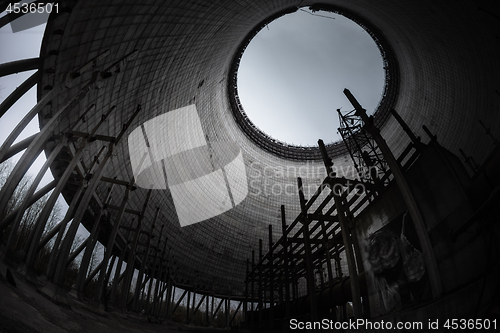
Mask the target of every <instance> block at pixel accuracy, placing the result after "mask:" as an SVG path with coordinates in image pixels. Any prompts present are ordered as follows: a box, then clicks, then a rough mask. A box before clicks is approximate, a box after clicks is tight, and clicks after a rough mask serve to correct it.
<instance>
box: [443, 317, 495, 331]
mask: <svg viewBox="0 0 500 333" xmlns="http://www.w3.org/2000/svg"><path fill="white" fill-rule="evenodd" d="M443 327H444V328H446V329H449V330H457V329H460V330H464V329H469V330H483V329H484V330H489V329H496V328H497V320H496V319H494V320H490V319H448V320H446V322H445V323H444V325H443Z"/></svg>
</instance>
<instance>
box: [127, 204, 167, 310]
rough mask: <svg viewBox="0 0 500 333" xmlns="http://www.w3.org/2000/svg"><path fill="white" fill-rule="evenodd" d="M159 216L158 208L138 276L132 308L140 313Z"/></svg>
mask: <svg viewBox="0 0 500 333" xmlns="http://www.w3.org/2000/svg"><path fill="white" fill-rule="evenodd" d="M159 214H160V208H159V207H157V208H156V212H155V216H154V218H153V223H152V225H151V229H150V230H149V233H148V244H147V246H146V250H145V252H144V259H143V260H142V264H141V268H140V269H139V274H138V275H137V282H136V285H135V294H134V302H133V303H132V308H133V309H134V310H135V311H139V299H140V296H141V290H142V288H143V282H142V280H143V278H144V272H145V270H146V264H147V262H148V254H149V248H150V246H151V237H152V234H153V230H154V228H155V225H156V220H157V219H158V216H159Z"/></svg>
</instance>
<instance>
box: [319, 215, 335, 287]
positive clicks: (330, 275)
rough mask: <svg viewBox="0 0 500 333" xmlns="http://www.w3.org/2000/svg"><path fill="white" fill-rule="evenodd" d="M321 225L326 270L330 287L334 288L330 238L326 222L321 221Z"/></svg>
mask: <svg viewBox="0 0 500 333" xmlns="http://www.w3.org/2000/svg"><path fill="white" fill-rule="evenodd" d="M319 223H320V224H321V236H322V237H323V248H324V249H325V257H326V270H327V274H328V286H329V287H332V286H333V272H332V258H331V256H330V246H329V244H328V236H327V232H326V226H325V221H323V220H321V221H319Z"/></svg>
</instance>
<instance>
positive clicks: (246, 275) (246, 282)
mask: <svg viewBox="0 0 500 333" xmlns="http://www.w3.org/2000/svg"><path fill="white" fill-rule="evenodd" d="M249 266H250V261H249V260H248V258H247V261H246V274H245V301H244V303H243V322H245V323H246V324H248V321H247V318H248V279H249V271H248V268H249Z"/></svg>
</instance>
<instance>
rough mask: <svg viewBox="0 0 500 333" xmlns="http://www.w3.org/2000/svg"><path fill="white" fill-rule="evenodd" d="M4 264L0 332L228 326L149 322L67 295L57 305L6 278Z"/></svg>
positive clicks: (102, 332) (127, 332)
mask: <svg viewBox="0 0 500 333" xmlns="http://www.w3.org/2000/svg"><path fill="white" fill-rule="evenodd" d="M6 270H7V268H6V267H5V266H4V265H3V264H2V263H0V332H1V333H17V332H23V333H24V332H29V333H31V332H33V333H35V332H37V333H38V332H40V333H42V332H43V333H52V332H54V333H63V332H75V333H83V332H93V333H94V332H95V333H136V332H151V333H156V332H162V333H168V332H179V331H182V332H198V333H200V332H228V330H220V329H219V330H218V329H208V328H196V327H192V326H186V325H181V324H176V323H167V322H166V321H163V323H162V324H154V323H149V322H148V321H147V317H145V316H138V315H135V314H127V313H125V312H106V313H104V314H102V315H101V314H97V313H94V312H92V311H89V310H88V309H86V307H85V304H83V303H79V302H78V301H77V300H75V299H71V298H70V305H69V306H59V305H57V304H55V303H53V302H52V301H50V300H49V299H47V298H45V297H44V296H43V295H42V294H40V293H39V292H38V291H37V290H36V288H35V286H33V285H31V284H29V283H27V282H24V281H22V279H20V278H19V277H17V276H16V274H14V278H15V282H16V286H15V287H14V286H12V285H11V284H10V283H9V282H8V281H7V280H6V278H5V277H6Z"/></svg>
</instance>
